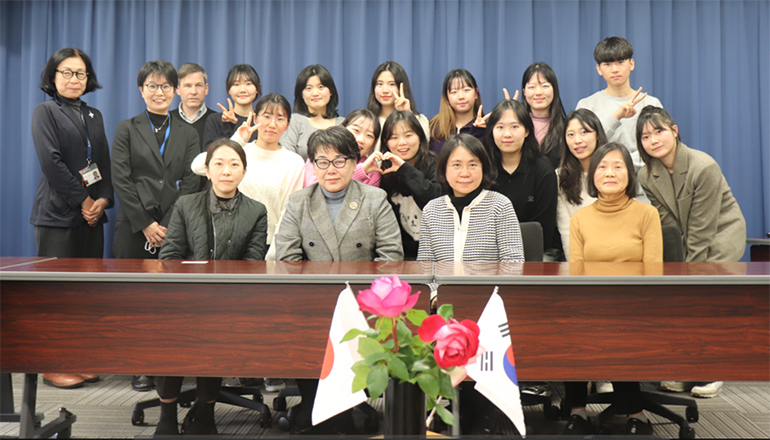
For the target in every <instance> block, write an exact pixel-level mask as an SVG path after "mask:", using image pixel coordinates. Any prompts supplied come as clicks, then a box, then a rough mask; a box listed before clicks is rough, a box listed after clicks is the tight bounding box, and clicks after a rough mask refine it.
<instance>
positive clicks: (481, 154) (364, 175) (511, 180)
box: [31, 37, 746, 435]
mask: <svg viewBox="0 0 770 440" xmlns="http://www.w3.org/2000/svg"><path fill="white" fill-rule="evenodd" d="M594 58H595V60H596V63H597V65H596V69H597V72H598V74H599V75H601V76H602V77H603V78H604V79H605V80H606V81H607V87H606V88H605V89H604V90H601V91H599V92H597V93H595V94H594V95H591V96H589V97H588V98H585V99H583V100H581V101H580V102H579V103H578V106H577V107H578V108H577V109H576V110H574V111H572V112H570V113H569V114H568V115H565V111H564V107H563V104H562V101H561V98H560V95H559V85H558V81H557V78H556V74H555V73H554V71H553V69H551V67H549V66H548V65H547V64H545V63H542V62H540V63H535V64H532V65H531V66H529V67H528V68H527V70H526V71H525V73H524V75H523V78H522V82H521V90H522V95H523V99H521V100H520V101H519V100H518V92H516V93H515V94H514V97H513V99H511V98H510V97H509V96H508V92H507V91H505V90H504V95H505V97H504V99H502V100H501V101H500V102H498V103H497V104H496V105H495V106H494V108H493V109H492V111H491V112H490V113H489V114H486V115H484V112H483V107H482V104H481V95H480V92H479V89H478V86H477V84H476V80H475V79H474V77H473V75H472V74H471V73H470V72H468V71H467V70H464V69H456V70H452V71H450V72H449V73H448V74H447V76H446V79H445V80H444V84H443V88H442V95H441V103H440V109H439V113H438V114H437V115H436V116H434V117H433V118H432V119H430V120H428V118H427V117H425V116H424V115H422V114H420V113H418V112H417V106H416V103H415V101H414V97H413V95H412V91H411V86H410V84H409V79H408V77H407V74H406V71H405V70H404V68H403V67H402V66H401V65H399V64H398V63H396V62H394V61H389V62H385V63H382V64H381V65H380V66H379V67H377V69H376V70H375V72H374V75H373V77H372V82H371V92H370V96H369V99H368V102H367V106H366V107H364V108H360V109H357V110H354V111H352V112H350V113H349V114H348V115H347V117H345V118H343V117H341V116H340V115H339V114H338V109H337V103H338V90H337V87H336V85H335V83H334V80H333V78H332V75H331V74H330V73H329V71H328V70H327V69H326V68H325V67H323V66H321V65H317V64H316V65H311V66H308V67H306V68H305V69H303V70H302V71H301V72H300V74H299V75H298V77H297V83H296V87H295V93H294V95H295V96H294V105H293V109H292V107H291V106H290V104H289V102H288V100H287V99H286V98H285V97H283V96H281V95H279V94H275V93H270V94H266V95H264V96H262V97H261V98H260V95H261V94H262V85H261V83H260V80H259V75H258V74H257V71H256V70H255V69H254V68H253V67H252V66H249V65H247V64H239V65H236V66H234V67H233V68H232V69H231V70H230V72H229V74H228V76H227V80H226V87H227V92H228V95H229V99H228V106H227V107H226V106H224V105H222V104H218V106H219V108H220V109H221V110H222V112H221V113H217V112H214V111H213V110H212V109H210V108H207V107H206V105H205V97H206V94H207V93H208V87H209V85H208V81H207V75H206V72H205V70H204V69H203V68H202V67H200V66H199V65H197V64H194V63H190V64H185V65H183V66H181V67H180V69H179V71H178V72H177V70H176V69H175V68H174V66H172V65H171V64H170V63H168V62H166V61H150V62H147V63H146V64H145V65H144V66H143V67H142V68H141V70H140V71H139V74H138V78H137V87H138V89H139V92H140V93H141V95H142V97H143V98H144V101H145V104H146V108H145V109H143V111H142V112H141V113H139V114H138V115H137V116H134V117H133V118H130V119H126V120H123V121H121V122H120V123H119V124H118V126H117V129H116V132H115V136H114V138H113V142H112V154H110V151H109V143H108V140H107V137H106V135H105V130H104V124H103V119H102V116H101V114H100V113H99V111H98V110H97V109H95V108H93V107H90V106H88V105H87V104H86V103H85V102H83V101H82V100H81V99H80V98H81V96H82V95H83V94H85V93H88V92H91V91H93V90H95V89H97V88H99V87H100V84H99V82H98V81H97V77H96V73H95V71H94V69H93V66H92V63H91V61H90V59H89V57H88V55H87V54H85V53H84V52H83V51H81V50H79V49H72V48H67V49H61V50H59V51H57V52H56V53H54V54H53V55H52V56H51V58H50V59H49V61H48V63H47V64H46V66H45V67H44V69H43V71H42V73H41V84H40V86H41V89H42V90H43V91H44V92H45V93H47V94H48V95H49V96H50V97H51V98H52V99H50V100H48V101H45V102H43V103H41V104H39V105H38V106H37V107H36V108H35V110H34V113H33V117H32V136H33V141H34V145H35V148H36V151H37V154H38V158H39V161H40V165H41V169H42V173H41V176H40V182H39V185H38V189H37V193H36V195H35V200H34V204H33V211H32V215H31V223H32V224H33V225H34V226H35V228H34V229H35V239H36V244H37V247H38V255H39V256H55V257H91V258H100V257H101V256H102V253H103V247H104V233H103V230H104V224H105V223H106V222H107V218H106V216H105V214H104V212H105V209H108V208H110V207H112V206H113V204H114V195H113V193H115V194H116V195H117V198H118V200H119V202H120V203H119V207H118V213H117V219H116V220H115V237H114V243H113V248H112V254H113V257H114V258H161V259H199V260H262V259H277V260H287V261H297V260H310V261H329V260H334V261H346V260H347V261H398V260H403V259H417V260H421V261H491V262H523V261H524V251H523V246H522V236H521V230H520V227H519V222H538V223H539V224H540V225H541V226H542V230H543V249H544V250H545V259H546V261H571V262H593V261H610V262H621V261H635V262H661V261H662V260H663V240H662V234H661V225H673V226H676V227H678V228H679V229H680V230H681V231H682V235H683V238H682V240H683V247H684V255H685V259H686V261H737V260H738V259H740V258H741V256H742V255H743V252H744V243H745V237H746V226H745V221H744V219H743V216H742V214H741V211H740V208H739V207H738V204H737V202H736V201H735V198H734V197H733V195H732V193H731V191H730V188H729V186H728V185H727V182H726V180H725V178H724V176H723V175H722V173H721V171H720V168H719V165H718V164H717V163H716V162H715V161H714V160H713V159H712V158H711V157H709V156H708V155H707V154H705V153H703V152H700V151H697V150H694V149H691V148H689V147H687V146H686V145H685V144H684V143H683V142H682V140H681V136H680V134H679V128H678V126H677V125H676V124H675V123H674V120H673V119H672V117H671V116H670V115H669V114H668V112H666V110H664V109H663V107H662V105H661V104H660V102H659V101H658V100H657V99H655V98H653V97H651V96H649V95H647V93H644V94H642V93H641V88H640V89H638V90H634V89H633V88H631V86H630V79H629V78H630V73H631V71H632V70H633V69H634V60H633V48H632V47H631V44H630V43H629V42H628V41H626V40H625V39H623V38H621V37H611V38H607V39H605V40H602V41H601V42H600V43H599V44H598V45H597V46H596V49H595V51H594ZM175 93H176V94H178V95H179V96H180V98H181V104H180V106H179V108H178V109H174V110H170V107H171V104H172V101H173V98H174V94H175ZM292 110H293V111H292ZM639 168H641V169H640V170H639V172H638V173H637V169H639ZM642 190H643V193H642ZM642 195H646V197H647V199H648V201H649V202H650V204H648V203H644V201H647V200H646V199H642V201H640V200H639V199H640V196H642ZM77 209H80V212H78V211H77ZM44 380H45V383H48V384H50V385H53V386H58V387H62V388H71V387H76V386H80V385H82V384H83V383H84V382H85V381H94V380H98V376H94V375H86V374H55V375H54V374H46V375H44ZM221 382H222V381H221V378H208V379H205V378H199V380H198V385H199V386H198V393H199V404H198V405H196V414H195V416H194V418H193V423H192V425H190V427H189V428H188V429H187V431H186V432H187V433H188V434H212V433H216V425H215V423H214V404H215V402H216V396H217V395H218V393H219V387H220V386H221ZM181 383H182V382H181V378H172V377H164V378H156V380H155V384H156V386H157V389H158V394H159V395H160V398H161V420H160V422H159V424H158V428H157V433H158V434H174V433H178V432H179V431H178V426H177V418H176V406H177V405H176V398H177V397H178V395H179V390H180V387H181ZM304 385H305V386H306V387H307V384H304ZM147 387H148V388H147V389H151V387H152V382H149V383H148V384H147ZM581 387H582V388H581ZM301 388H302V387H301ZM615 389H616V391H621V392H623V393H626V394H628V395H629V396H632V395H633V394H634V393H635V392H637V391H638V384H616V387H615ZM581 390H582V391H581ZM585 392H586V386H585V384H580V383H572V384H568V386H567V401H568V403H569V404H570V405H571V407H572V409H573V411H572V416H571V418H570V421H569V422H568V424H567V426H566V428H565V433H566V434H574V435H577V434H588V433H590V432H589V431H590V430H591V429H592V427H591V423H590V421H589V419H588V417H587V415H586V411H585ZM310 394H311V395H312V393H310ZM304 397H305V395H304V394H303V400H304ZM310 400H312V397H311V399H310ZM624 432H626V433H632V432H633V433H641V434H651V433H652V427H651V425H650V424H649V422H648V421H647V420H646V417H645V416H644V413H643V411H641V410H640V411H638V412H636V413H634V414H631V415H630V418H629V421H628V423H627V424H626V427H625V428H624Z"/></svg>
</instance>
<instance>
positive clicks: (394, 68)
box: [366, 61, 419, 116]
mask: <svg viewBox="0 0 770 440" xmlns="http://www.w3.org/2000/svg"><path fill="white" fill-rule="evenodd" d="M386 71H387V72H390V73H392V74H393V79H394V80H395V81H396V87H397V88H398V87H399V84H403V85H404V97H405V98H406V99H408V100H409V106H410V107H411V109H412V112H413V113H415V114H419V112H418V111H417V103H415V102H414V95H412V87H411V86H410V85H409V77H408V76H407V75H406V70H405V69H404V67H403V66H402V65H401V64H398V63H397V62H395V61H385V62H384V63H382V64H380V65H379V66H377V68H376V69H374V74H373V75H372V87H371V88H370V89H369V100H368V101H367V103H366V108H368V109H369V110H371V111H372V113H374V114H375V115H377V116H379V115H380V112H381V111H382V104H380V103H379V101H377V98H376V97H375V96H374V87H375V86H376V85H377V78H378V77H379V76H380V74H381V73H382V72H386Z"/></svg>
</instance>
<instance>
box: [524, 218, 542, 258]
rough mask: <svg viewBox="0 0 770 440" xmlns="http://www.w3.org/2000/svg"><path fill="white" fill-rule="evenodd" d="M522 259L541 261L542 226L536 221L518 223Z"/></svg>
mask: <svg viewBox="0 0 770 440" xmlns="http://www.w3.org/2000/svg"><path fill="white" fill-rule="evenodd" d="M519 228H520V229H521V242H522V244H523V245H524V261H527V262H530V261H543V227H542V226H540V223H538V222H524V223H519Z"/></svg>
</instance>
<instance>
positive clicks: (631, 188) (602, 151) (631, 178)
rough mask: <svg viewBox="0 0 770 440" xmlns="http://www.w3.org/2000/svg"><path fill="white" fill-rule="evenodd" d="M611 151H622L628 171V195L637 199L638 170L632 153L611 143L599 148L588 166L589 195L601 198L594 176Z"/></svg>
mask: <svg viewBox="0 0 770 440" xmlns="http://www.w3.org/2000/svg"><path fill="white" fill-rule="evenodd" d="M610 151H620V154H621V155H623V162H624V163H625V164H626V170H627V171H628V185H627V186H626V195H627V196H628V197H630V198H632V199H633V198H634V197H636V187H637V185H638V183H637V178H636V170H635V169H634V161H633V160H632V159H631V153H629V152H628V149H627V148H626V147H625V146H623V144H620V143H618V142H610V143H608V144H604V145H602V146H601V147H598V148H597V149H596V151H594V154H593V155H592V156H591V164H590V165H589V166H588V179H587V180H588V185H587V188H586V189H587V190H588V195H589V196H591V197H599V190H598V189H596V184H595V183H594V175H595V174H596V168H597V167H598V166H599V162H601V161H602V159H604V156H606V155H607V153H609V152H610Z"/></svg>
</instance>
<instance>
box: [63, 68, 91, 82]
mask: <svg viewBox="0 0 770 440" xmlns="http://www.w3.org/2000/svg"><path fill="white" fill-rule="evenodd" d="M57 72H59V73H61V76H62V77H63V78H64V79H72V75H75V78H77V79H79V80H81V81H83V80H84V79H86V78H88V72H73V71H71V70H57Z"/></svg>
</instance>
